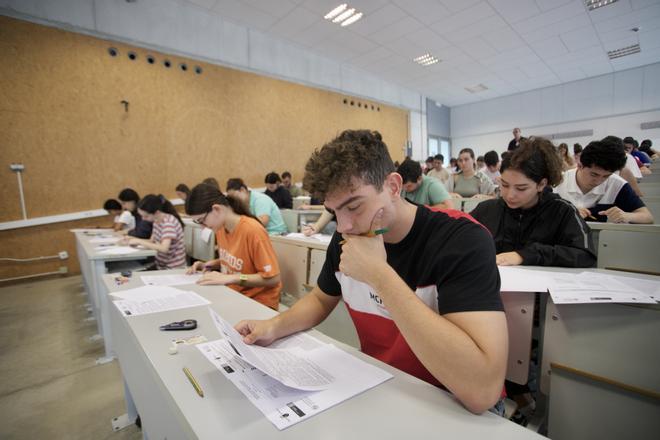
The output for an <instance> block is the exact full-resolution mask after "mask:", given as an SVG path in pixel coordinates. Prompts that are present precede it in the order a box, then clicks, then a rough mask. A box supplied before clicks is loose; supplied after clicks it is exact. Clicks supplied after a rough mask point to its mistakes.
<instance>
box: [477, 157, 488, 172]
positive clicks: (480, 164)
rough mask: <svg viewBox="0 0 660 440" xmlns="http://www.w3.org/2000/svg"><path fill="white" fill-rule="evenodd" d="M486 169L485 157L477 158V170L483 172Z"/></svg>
mask: <svg viewBox="0 0 660 440" xmlns="http://www.w3.org/2000/svg"><path fill="white" fill-rule="evenodd" d="M485 168H486V162H484V157H483V156H479V157H477V170H479V171H481V172H483V171H484V169H485Z"/></svg>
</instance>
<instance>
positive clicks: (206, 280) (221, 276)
mask: <svg viewBox="0 0 660 440" xmlns="http://www.w3.org/2000/svg"><path fill="white" fill-rule="evenodd" d="M197 284H199V285H200V286H212V285H221V286H225V285H227V284H238V280H237V279H236V275H229V274H226V273H221V272H204V275H202V277H201V278H200V279H199V280H197Z"/></svg>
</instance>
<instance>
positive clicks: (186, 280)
mask: <svg viewBox="0 0 660 440" xmlns="http://www.w3.org/2000/svg"><path fill="white" fill-rule="evenodd" d="M201 277H202V274H192V275H186V274H177V275H142V276H141V277H140V279H142V282H143V283H144V284H145V285H146V286H180V285H184V284H195V283H196V282H197V280H199V279H200V278H201Z"/></svg>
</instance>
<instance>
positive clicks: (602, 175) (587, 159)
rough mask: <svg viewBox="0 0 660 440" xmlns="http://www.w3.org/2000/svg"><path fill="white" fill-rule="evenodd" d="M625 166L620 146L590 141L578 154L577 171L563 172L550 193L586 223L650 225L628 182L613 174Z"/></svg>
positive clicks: (575, 169) (641, 203)
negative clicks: (567, 205)
mask: <svg viewBox="0 0 660 440" xmlns="http://www.w3.org/2000/svg"><path fill="white" fill-rule="evenodd" d="M625 164H626V153H625V152H624V150H623V145H622V144H620V143H616V142H610V141H593V142H591V143H590V144H589V145H587V147H586V148H585V149H584V150H583V151H582V154H581V155H580V163H579V164H578V167H577V168H574V169H572V170H568V171H565V172H564V179H563V181H562V183H561V184H560V185H558V186H557V187H555V188H554V192H556V193H558V194H559V195H560V196H561V197H562V198H564V199H566V200H569V201H570V202H572V203H573V204H574V205H575V206H576V207H577V208H578V210H579V211H580V215H581V216H582V218H585V219H587V220H592V221H608V222H612V223H653V215H652V214H651V212H650V211H649V210H648V208H647V207H646V206H645V205H644V202H642V200H641V199H640V198H639V197H638V196H637V195H636V194H635V192H634V191H633V189H632V188H631V187H630V185H629V184H628V182H626V181H625V180H624V179H623V178H621V177H620V176H618V175H616V174H614V173H615V172H616V171H618V170H620V169H621V168H623V167H624V166H625Z"/></svg>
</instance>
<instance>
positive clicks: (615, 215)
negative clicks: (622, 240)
mask: <svg viewBox="0 0 660 440" xmlns="http://www.w3.org/2000/svg"><path fill="white" fill-rule="evenodd" d="M598 215H606V216H607V221H608V222H612V223H628V213H627V212H624V211H622V210H621V208H618V207H616V206H612V207H611V208H610V209H608V210H605V211H600V212H599V213H598Z"/></svg>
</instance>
